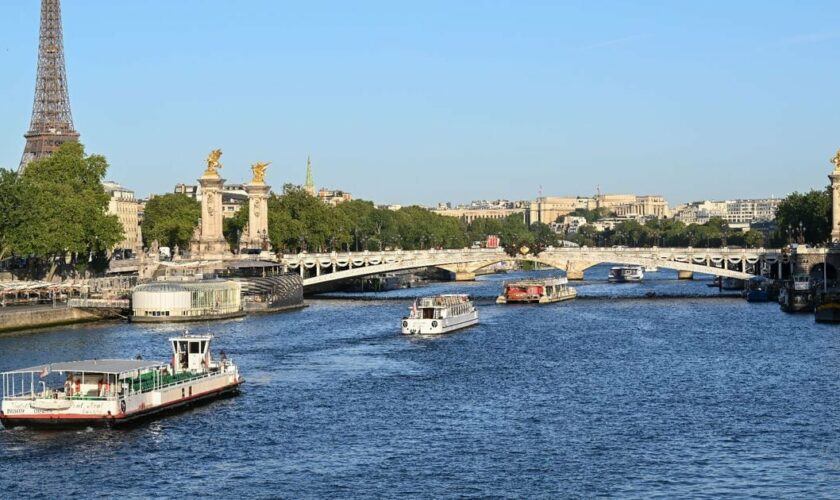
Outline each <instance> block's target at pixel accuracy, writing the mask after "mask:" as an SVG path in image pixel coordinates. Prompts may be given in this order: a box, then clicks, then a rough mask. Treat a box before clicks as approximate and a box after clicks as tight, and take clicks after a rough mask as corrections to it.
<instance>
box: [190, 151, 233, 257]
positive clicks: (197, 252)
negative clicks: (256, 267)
mask: <svg viewBox="0 0 840 500" xmlns="http://www.w3.org/2000/svg"><path fill="white" fill-rule="evenodd" d="M221 156H222V150H221V149H214V150H213V151H211V152H210V154H209V155H208V156H207V169H206V170H205V171H204V175H202V176H201V178H199V179H198V183H199V185H200V186H201V221H200V222H199V226H198V228H196V231H195V234H194V235H193V240H192V241H191V242H190V253H191V254H192V257H193V258H200V259H221V258H226V257H229V256H231V252H230V247H229V246H228V243H227V241H226V240H225V237H224V234H223V233H222V227H223V226H222V188H223V187H224V185H225V180H224V179H222V178H221V177H220V176H219V169H220V168H222V164H221V163H220V162H219V158H220V157H221Z"/></svg>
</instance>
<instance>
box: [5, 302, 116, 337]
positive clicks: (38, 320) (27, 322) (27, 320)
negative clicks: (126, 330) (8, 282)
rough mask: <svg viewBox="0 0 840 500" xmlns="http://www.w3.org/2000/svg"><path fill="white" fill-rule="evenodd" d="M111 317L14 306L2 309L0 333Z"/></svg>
mask: <svg viewBox="0 0 840 500" xmlns="http://www.w3.org/2000/svg"><path fill="white" fill-rule="evenodd" d="M108 317H111V316H109V315H107V314H103V313H102V312H98V311H90V310H85V309H77V308H75V307H67V306H64V305H60V306H56V307H53V306H50V305H44V306H13V307H4V308H0V332H11V331H17V330H29V329H34V328H45V327H49V326H59V325H69V324H73V323H86V322H90V321H99V320H102V319H105V318H108Z"/></svg>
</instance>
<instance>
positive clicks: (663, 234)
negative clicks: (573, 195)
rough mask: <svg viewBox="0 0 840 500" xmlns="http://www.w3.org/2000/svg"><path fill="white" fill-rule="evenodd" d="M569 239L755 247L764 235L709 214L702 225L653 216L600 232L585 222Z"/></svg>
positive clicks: (619, 243) (621, 243)
mask: <svg viewBox="0 0 840 500" xmlns="http://www.w3.org/2000/svg"><path fill="white" fill-rule="evenodd" d="M570 239H571V240H572V241H574V242H575V243H577V244H579V245H582V246H583V245H586V246H633V247H653V246H666V247H687V246H693V247H702V248H717V247H721V246H742V247H749V248H756V247H761V246H763V245H764V235H763V234H762V233H761V232H759V231H747V232H743V231H735V230H732V229H731V228H729V226H728V224H727V223H726V221H725V220H723V219H721V218H719V217H713V218H712V219H710V220H709V222H707V223H705V224H690V225H685V224H683V223H682V222H680V221H676V220H672V219H653V220H649V221H647V222H646V223H645V224H642V223H640V222H637V221H633V220H631V221H626V222H622V223H619V224H617V225H616V226H615V228H613V229H607V230H605V231H603V232H600V233H599V232H597V231H595V228H594V227H593V226H591V225H586V226H582V227H581V228H580V229H579V230H578V232H577V234H575V235H573V236H571V237H570Z"/></svg>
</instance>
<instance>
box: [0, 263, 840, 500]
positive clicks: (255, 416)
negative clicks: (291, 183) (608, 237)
mask: <svg viewBox="0 0 840 500" xmlns="http://www.w3.org/2000/svg"><path fill="white" fill-rule="evenodd" d="M606 272H607V270H606V268H604V267H598V268H595V269H594V270H591V271H588V272H587V279H589V280H591V281H587V282H584V283H580V284H579V285H577V286H578V292H579V298H578V299H577V300H575V301H571V302H564V303H560V304H552V305H548V306H497V305H495V304H494V303H493V301H492V299H493V298H494V297H495V295H496V294H497V293H498V292H499V290H500V285H501V282H502V280H503V279H509V278H510V277H511V276H510V275H508V276H489V277H485V278H482V279H480V280H479V281H476V282H474V283H463V284H461V283H459V284H456V283H445V284H434V285H430V286H427V287H423V288H417V289H412V290H400V291H395V292H389V293H384V294H352V295H340V294H339V295H337V296H335V297H334V298H332V299H329V300H324V299H321V300H314V301H310V302H309V304H310V307H308V308H306V309H304V310H301V311H297V312H291V313H287V314H277V315H269V316H254V317H250V318H247V319H241V320H233V321H227V322H219V323H207V324H196V325H192V326H190V329H191V330H192V331H193V332H195V333H199V332H201V333H203V332H213V333H214V334H215V335H216V340H215V346H214V348H215V350H216V352H218V350H219V349H224V350H225V351H226V352H227V353H228V355H229V357H231V358H232V359H233V360H235V361H236V362H238V363H239V364H240V365H241V370H242V371H243V373H244V376H245V378H246V379H247V383H246V384H245V386H244V389H243V393H242V394H241V395H240V396H238V397H236V398H231V399H226V400H222V401H217V402H214V403H211V404H209V405H205V406H201V407H198V408H195V409H192V410H188V411H186V412H182V413H178V414H175V415H172V416H168V417H166V418H163V419H160V420H156V421H153V422H150V423H146V424H142V425H140V426H137V427H134V428H129V429H125V430H96V431H94V430H89V429H88V430H81V431H65V432H37V431H30V430H24V429H12V430H0V459H2V462H0V491H2V492H3V496H4V497H6V498H15V497H19V496H27V497H31V496H34V497H43V498H56V497H71V496H83V497H89V496H101V497H113V496H124V497H149V496H154V497H174V496H179V497H184V496H187V495H189V496H192V495H202V496H226V497H231V498H239V497H249V498H250V497H277V496H282V497H286V498H335V497H403V496H409V497H424V498H432V497H461V496H481V497H486V496H490V497H529V498H533V497H552V498H557V497H569V496H571V497H592V496H617V497H646V498H650V497H657V496H658V497H663V498H673V497H677V496H680V497H682V496H717V495H727V496H743V497H748V496H764V497H773V498H778V497H794V496H800V497H808V498H814V497H832V496H837V495H840V415H838V411H840V382H838V380H840V377H838V373H840V348H838V346H840V327H837V326H832V325H818V324H815V323H814V320H813V317H812V316H811V315H786V314H784V313H782V312H780V311H779V309H778V306H777V305H775V304H748V303H747V302H746V301H744V300H743V299H740V298H734V297H733V298H717V297H718V296H719V295H720V292H719V291H718V290H717V289H712V288H709V287H707V286H706V283H707V282H703V281H693V282H684V281H683V282H680V281H677V280H676V279H675V278H676V275H675V273H671V272H667V271H662V272H659V273H653V274H650V275H648V277H647V278H648V279H647V281H646V282H645V283H643V284H629V285H608V284H606V283H605V282H603V281H602V280H604V279H605V278H606ZM532 274H533V273H532ZM537 274H539V273H537ZM520 276H521V275H520ZM442 292H466V293H470V294H473V295H474V296H475V297H477V298H478V301H477V302H478V306H479V310H480V315H481V323H480V325H478V326H476V327H473V328H471V329H468V330H464V331H461V332H458V333H454V334H451V335H448V336H445V337H441V338H433V339H417V338H408V337H404V336H401V335H400V334H399V318H400V317H401V316H402V315H403V314H404V313H405V312H406V311H407V308H408V306H409V305H410V302H411V298H412V297H415V296H419V295H426V294H435V293H442ZM649 292H654V293H655V294H656V296H655V297H653V298H648V297H646V295H649ZM711 297H714V298H711ZM359 299H365V300H359ZM173 332H174V330H173V329H172V328H170V327H166V326H145V325H129V324H118V323H110V324H98V325H93V326H91V325H84V326H78V327H64V328H57V329H52V330H45V331H40V332H34V333H25V334H16V335H5V336H2V337H0V370H7V369H12V368H19V367H23V366H30V365H35V364H38V363H44V362H52V361H62V360H75V359H90V358H94V357H96V358H105V357H132V358H133V357H134V356H136V355H137V354H141V355H143V357H144V358H146V359H150V358H151V359H161V360H164V359H168V358H169V356H170V353H169V352H168V346H167V342H166V341H167V338H168V336H169V335H170V334H171V333H173Z"/></svg>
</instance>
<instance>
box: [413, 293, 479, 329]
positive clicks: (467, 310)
mask: <svg viewBox="0 0 840 500" xmlns="http://www.w3.org/2000/svg"><path fill="white" fill-rule="evenodd" d="M477 323H478V311H477V310H476V308H475V306H474V305H473V303H472V301H471V300H470V297H469V296H468V295H465V294H451V295H437V296H434V297H423V298H421V299H420V300H419V301H415V302H414V304H412V306H411V309H410V312H409V315H408V316H406V317H404V318H403V319H402V333H403V334H405V335H439V334H442V333H449V332H453V331H455V330H460V329H462V328H466V327H468V326H472V325H475V324H477Z"/></svg>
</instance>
